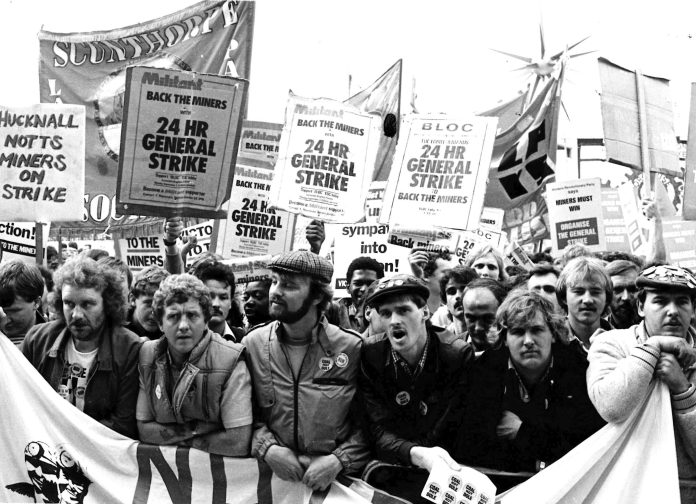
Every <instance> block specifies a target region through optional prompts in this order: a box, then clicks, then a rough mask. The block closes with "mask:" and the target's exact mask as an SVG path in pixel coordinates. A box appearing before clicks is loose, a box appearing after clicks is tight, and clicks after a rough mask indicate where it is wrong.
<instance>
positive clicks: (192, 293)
mask: <svg viewBox="0 0 696 504" xmlns="http://www.w3.org/2000/svg"><path fill="white" fill-rule="evenodd" d="M191 300H192V301H196V302H198V304H199V305H200V306H201V311H202V312H203V318H204V320H205V322H206V324H207V323H208V321H209V320H210V317H211V316H212V314H213V304H212V301H211V300H210V291H209V290H208V287H206V286H205V284H204V283H203V282H202V281H201V280H199V279H198V278H196V277H195V276H193V275H189V274H186V273H184V274H183V275H170V276H168V277H167V278H165V279H164V280H162V283H160V286H159V289H157V291H156V292H155V295H154V296H153V298H152V311H153V313H154V314H155V318H156V319H157V320H158V321H159V322H160V324H161V323H162V320H163V318H164V310H165V309H166V308H167V306H169V305H170V304H172V303H186V302H187V301H191Z"/></svg>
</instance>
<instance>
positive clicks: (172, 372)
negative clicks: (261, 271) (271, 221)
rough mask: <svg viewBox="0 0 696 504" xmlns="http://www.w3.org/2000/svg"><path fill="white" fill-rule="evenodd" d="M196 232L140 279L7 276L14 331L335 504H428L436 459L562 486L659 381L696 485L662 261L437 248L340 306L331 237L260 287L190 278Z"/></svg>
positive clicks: (694, 437)
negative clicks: (558, 469) (579, 458)
mask: <svg viewBox="0 0 696 504" xmlns="http://www.w3.org/2000/svg"><path fill="white" fill-rule="evenodd" d="M182 228H183V225H182V223H181V221H177V220H176V219H170V220H168V221H167V223H166V225H165V231H164V232H165V234H164V243H165V245H166V257H165V260H164V264H165V267H164V268H163V267H159V266H150V267H147V268H145V269H143V270H142V271H140V272H139V273H138V274H137V275H135V277H134V278H132V275H131V274H130V272H129V271H128V268H127V267H126V266H125V265H124V264H123V262H121V261H120V260H118V259H116V258H114V257H109V255H108V253H106V252H104V251H100V250H94V249H93V250H85V251H82V252H77V251H71V252H70V255H72V257H69V258H67V259H65V260H59V259H61V258H57V257H56V256H55V255H52V256H51V257H50V258H49V260H48V261H47V267H42V266H41V267H40V266H34V265H27V264H24V263H20V262H6V263H3V264H2V266H0V306H1V307H2V310H3V311H4V314H3V315H2V319H1V321H0V328H1V329H2V331H3V332H4V334H5V335H6V336H7V337H8V338H10V339H11V340H12V341H13V342H14V343H15V344H16V345H18V346H19V347H20V348H21V350H22V352H23V353H24V355H25V357H26V358H27V359H28V360H29V361H30V362H31V364H32V365H33V366H34V367H35V368H36V369H37V370H38V371H39V372H40V373H41V375H42V376H43V377H44V378H45V379H46V380H47V381H48V382H49V383H50V384H51V386H52V387H53V388H54V389H55V390H56V392H58V393H59V394H60V395H61V396H62V397H63V398H65V399H66V400H67V401H69V402H70V403H71V404H72V405H74V406H75V407H77V408H79V409H80V410H82V411H83V412H84V413H85V414H87V415H89V416H91V417H93V418H94V419H96V420H98V421H100V422H101V423H103V424H104V425H106V426H108V427H109V428H111V429H113V430H115V431H117V432H119V433H121V434H123V435H125V436H128V437H131V438H134V439H139V440H141V441H143V442H147V443H154V444H161V445H179V446H191V447H194V448H198V449H201V450H205V451H208V452H210V453H216V454H220V455H225V456H236V457H248V456H253V457H257V458H258V459H259V460H260V461H263V462H264V463H266V464H267V465H268V466H269V467H270V469H271V470H272V471H273V472H274V473H275V474H276V475H277V476H278V477H280V478H282V479H285V480H292V481H302V482H303V483H305V484H306V485H307V486H309V487H310V488H312V489H314V490H321V489H325V488H326V487H328V485H330V483H331V482H332V481H334V480H335V479H336V478H337V477H339V475H341V474H345V475H352V476H358V477H359V476H360V475H361V474H363V471H364V470H365V468H366V467H372V468H373V469H374V468H375V467H378V466H379V464H389V466H386V465H385V467H398V468H400V469H399V471H395V472H392V473H390V472H389V471H383V472H381V473H380V472H379V471H377V472H375V471H372V474H375V475H378V476H376V477H374V478H372V479H371V480H370V483H372V484H373V485H375V486H378V487H380V488H382V489H384V490H387V491H389V492H391V493H393V494H395V495H399V496H402V497H405V498H407V499H409V500H411V501H413V502H418V501H419V499H420V497H419V494H420V489H421V488H422V486H423V483H424V482H425V478H426V476H427V471H429V470H430V469H431V468H432V467H433V465H434V464H435V463H436V462H443V463H444V464H446V465H448V466H450V467H451V468H452V469H457V468H458V467H459V465H458V464H464V465H469V466H475V467H485V468H490V469H499V470H504V471H529V472H534V471H539V470H542V469H543V468H544V467H546V466H547V465H549V464H551V463H553V462H554V461H556V460H558V459H559V458H561V457H562V456H563V455H565V454H566V453H567V452H568V451H570V450H571V449H573V448H574V447H575V446H577V445H578V444H579V443H581V442H582V441H583V440H585V439H587V438H588V437H589V436H591V435H592V434H593V433H594V432H596V431H597V430H598V429H600V428H601V427H602V426H603V425H604V424H605V423H606V422H621V421H623V420H624V419H625V418H627V416H628V415H630V413H631V412H632V411H633V409H634V408H635V407H636V405H638V404H640V402H641V401H640V398H641V397H643V396H644V395H645V394H646V391H647V389H648V387H649V386H650V384H651V383H652V382H653V381H654V380H655V379H657V380H662V381H663V382H664V383H666V384H667V386H668V388H669V390H670V393H671V397H672V412H673V417H674V424H675V440H676V448H677V460H678V467H679V475H680V477H682V478H694V477H696V388H695V386H694V384H695V383H696V373H694V368H692V365H693V364H694V363H695V362H696V349H695V348H694V346H695V345H696V340H695V337H696V334H695V333H694V329H693V328H692V323H693V320H694V306H695V302H696V278H695V277H694V275H693V274H692V272H691V271H689V270H688V269H686V268H682V267H679V266H676V265H670V264H668V263H667V262H666V261H665V260H664V249H662V250H661V249H660V247H659V244H658V245H657V246H656V247H655V248H654V251H655V253H654V255H653V257H650V258H648V259H647V260H646V259H644V258H639V257H636V256H633V255H630V254H626V253H600V254H595V253H590V252H589V251H588V250H587V249H586V248H584V247H582V246H572V247H569V248H568V249H566V250H564V251H561V253H560V254H559V255H558V256H557V257H556V258H555V260H554V258H553V257H552V256H550V255H549V254H543V253H539V254H533V255H532V256H531V259H532V261H533V262H534V263H535V264H534V267H533V268H531V269H530V270H520V269H519V268H515V267H511V266H507V267H506V266H505V264H506V262H505V260H504V257H503V255H502V254H501V253H500V251H498V250H496V249H495V248H493V247H491V246H486V247H483V248H481V249H478V250H474V251H472V253H471V254H470V255H469V256H468V257H467V259H466V261H463V262H462V263H461V264H460V263H459V262H458V261H455V260H453V258H452V256H451V255H450V254H449V253H447V251H437V252H434V251H426V250H419V249H416V250H413V251H412V252H411V254H410V256H409V261H410V265H411V270H412V271H411V273H410V274H397V275H391V276H385V273H384V270H383V267H382V264H381V263H379V262H378V261H376V260H375V259H374V258H371V257H357V258H355V259H354V260H353V261H352V262H351V263H350V266H349V267H348V270H347V272H346V277H347V291H348V292H347V294H348V296H347V297H345V298H341V299H338V300H336V298H338V297H340V296H337V294H341V293H335V292H333V290H332V288H331V279H332V276H333V265H332V263H331V262H330V261H329V260H328V259H326V258H324V257H322V256H321V255H319V254H318V252H319V250H320V248H321V245H322V242H323V240H324V228H323V224H322V223H320V222H313V223H312V224H311V225H310V226H309V228H308V232H307V238H308V241H309V242H310V245H311V248H312V250H311V251H293V252H287V253H284V254H281V255H279V256H276V257H274V258H273V259H272V260H271V262H270V263H269V265H268V268H269V270H270V271H271V275H270V278H268V279H266V280H260V281H255V282H251V283H249V284H247V285H245V286H244V289H243V291H241V289H239V291H238V289H237V286H236V285H235V277H234V274H233V272H232V269H231V268H230V267H229V266H227V265H226V264H225V263H224V261H223V260H222V258H221V257H219V256H216V255H214V254H204V255H203V256H201V257H200V258H199V259H197V260H196V261H195V262H194V263H193V264H186V262H185V257H186V252H187V250H186V249H184V250H180V249H179V247H178V246H177V245H176V244H177V238H178V237H179V235H180V234H181V232H182ZM61 262H62V264H60V265H59V263H61ZM404 471H406V472H404ZM390 474H392V475H393V474H397V475H398V477H390V476H389V475H390ZM405 474H407V475H408V476H407V477H405V476H404V475H405Z"/></svg>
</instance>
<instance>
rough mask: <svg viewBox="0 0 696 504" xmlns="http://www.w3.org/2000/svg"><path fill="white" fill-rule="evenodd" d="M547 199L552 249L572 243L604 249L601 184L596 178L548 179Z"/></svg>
mask: <svg viewBox="0 0 696 504" xmlns="http://www.w3.org/2000/svg"><path fill="white" fill-rule="evenodd" d="M546 202H547V205H548V208H549V221H550V224H551V240H552V243H553V248H554V250H557V251H558V250H563V249H564V248H565V247H567V246H568V245H573V244H575V243H578V244H581V245H584V246H586V247H587V248H588V249H590V250H597V251H602V250H605V249H606V240H605V235H604V223H603V216H602V204H601V203H602V188H601V184H600V180H599V179H598V178H593V179H581V180H571V181H567V182H554V183H550V184H548V186H547V191H546Z"/></svg>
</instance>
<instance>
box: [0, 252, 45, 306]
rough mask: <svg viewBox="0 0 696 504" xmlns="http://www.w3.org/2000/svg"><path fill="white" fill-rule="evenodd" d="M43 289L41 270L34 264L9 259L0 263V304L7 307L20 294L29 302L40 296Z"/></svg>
mask: <svg viewBox="0 0 696 504" xmlns="http://www.w3.org/2000/svg"><path fill="white" fill-rule="evenodd" d="M43 291H44V279H43V276H42V275H41V270H40V269H39V268H38V266H36V265H35V264H27V263H23V262H21V261H10V262H6V263H3V264H1V265H0V306H2V307H3V308H4V307H7V306H10V305H11V304H12V303H14V300H15V297H16V296H20V297H21V298H22V299H24V301H26V302H31V301H34V300H35V299H36V298H40V297H41V296H42V295H43Z"/></svg>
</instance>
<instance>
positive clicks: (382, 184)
mask: <svg viewBox="0 0 696 504" xmlns="http://www.w3.org/2000/svg"><path fill="white" fill-rule="evenodd" d="M386 189H387V182H386V180H375V181H373V182H372V183H371V184H370V189H368V191H367V197H366V198H365V221H366V222H379V214H380V212H381V211H382V200H384V191H386Z"/></svg>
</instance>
